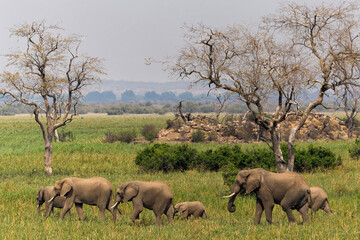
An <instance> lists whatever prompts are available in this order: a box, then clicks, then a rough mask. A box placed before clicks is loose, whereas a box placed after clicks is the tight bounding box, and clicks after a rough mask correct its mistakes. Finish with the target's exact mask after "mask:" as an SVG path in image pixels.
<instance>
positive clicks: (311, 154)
mask: <svg viewBox="0 0 360 240" xmlns="http://www.w3.org/2000/svg"><path fill="white" fill-rule="evenodd" d="M341 164H342V160H341V157H340V156H338V157H336V155H335V154H334V153H333V152H332V151H331V150H330V149H327V148H324V147H316V146H314V145H312V144H310V145H309V146H308V147H307V149H301V150H296V149H295V165H294V171H295V172H303V171H311V170H312V169H327V168H333V167H335V166H338V165H341Z"/></svg>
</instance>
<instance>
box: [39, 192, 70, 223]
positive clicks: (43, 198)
mask: <svg viewBox="0 0 360 240" xmlns="http://www.w3.org/2000/svg"><path fill="white" fill-rule="evenodd" d="M54 195H55V189H54V186H47V187H45V188H43V187H41V188H40V189H39V191H38V192H37V194H36V201H37V211H38V214H39V215H40V214H41V213H40V207H41V205H43V204H44V203H45V212H46V215H45V217H46V218H47V217H48V216H49V215H50V213H51V212H52V211H53V208H54V207H55V208H63V207H64V204H65V200H66V197H60V196H58V197H55V198H54V199H53V201H51V202H49V200H50V199H51V198H52V197H53V196H54ZM68 213H69V215H70V211H69V212H68Z"/></svg>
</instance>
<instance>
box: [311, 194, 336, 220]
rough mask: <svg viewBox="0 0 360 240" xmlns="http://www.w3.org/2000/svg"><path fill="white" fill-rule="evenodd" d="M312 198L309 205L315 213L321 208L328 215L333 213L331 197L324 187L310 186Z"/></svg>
mask: <svg viewBox="0 0 360 240" xmlns="http://www.w3.org/2000/svg"><path fill="white" fill-rule="evenodd" d="M310 195H311V200H310V204H309V207H310V208H311V209H312V212H313V214H315V212H316V211H317V210H319V209H322V210H324V211H325V212H326V213H327V214H328V215H331V213H332V210H331V208H330V204H329V199H328V196H327V194H326V192H325V191H324V189H322V188H319V187H311V188H310Z"/></svg>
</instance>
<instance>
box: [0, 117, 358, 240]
mask: <svg viewBox="0 0 360 240" xmlns="http://www.w3.org/2000/svg"><path fill="white" fill-rule="evenodd" d="M168 118H172V116H171V115H168V116H155V115H149V116H146V115H140V116H135V115H122V116H86V115H85V116H81V117H79V118H77V119H75V120H74V122H72V123H71V124H69V125H68V126H67V127H66V130H67V131H71V132H73V134H74V135H75V140H74V142H70V143H69V142H60V143H55V144H54V153H53V167H54V174H53V175H52V176H50V177H48V176H46V175H45V173H44V166H43V150H44V146H43V141H42V137H41V135H40V129H39V127H38V126H37V124H36V123H35V121H34V120H33V119H32V118H31V117H30V116H29V115H25V116H22V117H1V118H0V133H1V136H0V213H1V214H0V239H170V238H171V239H235V238H236V239H239V238H240V239H358V237H359V236H360V226H359V222H360V206H359V205H360V190H359V188H360V187H359V182H360V162H359V161H356V160H352V159H350V158H349V156H348V151H347V149H348V146H349V144H350V143H351V141H335V142H325V141H320V142H313V143H312V144H314V145H321V146H324V147H327V148H331V149H332V150H333V151H335V152H336V154H339V155H341V157H342V159H343V165H342V166H341V167H338V168H336V169H334V170H330V171H326V172H321V171H314V172H312V173H306V174H302V176H303V177H304V178H305V179H306V181H307V182H308V183H309V185H311V186H320V187H322V188H324V189H325V190H326V191H327V193H328V196H329V199H330V205H331V207H332V209H333V211H334V212H335V214H334V215H332V216H327V215H326V214H325V212H323V211H318V212H317V214H316V216H315V217H314V218H312V217H311V218H310V224H308V225H301V224H300V222H301V219H300V215H299V214H297V213H294V214H295V216H296V217H297V224H290V225H289V224H288V221H287V217H286V214H285V213H284V212H283V211H282V210H281V208H280V207H279V206H276V207H275V208H274V213H273V219H274V221H275V223H276V225H269V224H267V223H266V220H265V216H263V217H262V221H261V224H260V225H258V226H255V225H254V224H253V217H254V210H255V198H254V196H245V197H238V199H237V200H236V201H235V204H236V206H237V211H236V212H235V213H229V212H228V211H227V209H226V206H227V201H226V200H225V199H223V198H222V196H223V195H225V194H228V193H229V189H228V188H227V187H226V186H224V185H223V179H222V176H221V173H216V172H197V171H186V172H175V173H169V174H165V173H148V172H142V171H140V170H139V168H138V167H137V166H136V165H135V163H134V159H135V156H136V153H137V152H139V151H140V150H142V149H144V148H145V147H146V146H147V144H132V143H131V144H126V143H119V142H116V143H111V144H110V143H103V142H102V140H103V139H104V138H105V134H104V133H105V132H107V131H114V132H116V131H118V130H121V129H124V128H134V129H136V130H137V131H138V130H139V129H141V127H142V126H143V125H144V124H149V123H152V124H155V125H156V126H157V127H159V128H160V127H164V126H165V125H166V122H165V120H166V119H168ZM139 133H140V131H139ZM305 144H306V143H300V144H299V145H305ZM256 145H259V144H256ZM260 145H261V146H264V147H266V146H265V145H263V144H260ZM193 146H194V147H196V148H197V149H198V150H201V151H202V150H206V149H210V148H215V147H217V146H218V145H217V144H215V143H212V144H204V143H196V144H193ZM253 146H254V145H253V144H247V145H246V146H245V147H247V148H251V147H253ZM73 176H76V177H92V176H102V177H105V178H107V179H108V180H109V181H110V182H111V183H112V185H113V188H114V190H115V189H116V187H117V186H118V185H119V184H121V183H123V182H125V181H129V180H142V181H155V180H160V181H163V182H165V183H167V184H168V185H169V186H170V188H171V189H172V192H173V194H174V199H175V203H177V202H182V201H195V200H198V201H201V202H203V203H204V205H205V207H206V210H207V213H208V216H209V218H208V220H203V219H200V220H194V219H191V220H189V221H179V220H178V219H177V218H175V221H174V224H172V225H169V224H168V223H167V221H166V218H165V216H164V218H163V226H162V227H155V226H154V224H155V216H154V214H153V213H152V211H150V210H147V209H145V210H144V211H143V212H142V213H141V214H140V219H141V222H140V224H137V225H133V224H132V222H131V220H130V215H131V212H132V204H131V203H125V204H121V205H120V209H121V211H122V212H123V215H121V220H120V221H117V223H116V224H115V225H114V224H113V223H112V221H111V216H110V214H109V213H106V219H105V221H101V220H100V213H99V210H98V209H97V207H93V206H88V205H84V215H85V221H83V222H80V221H78V217H77V213H76V211H75V209H74V208H73V209H72V213H71V217H68V216H66V217H65V220H64V221H59V220H58V219H59V214H60V210H59V209H55V214H54V215H51V216H50V217H49V218H48V219H47V220H45V219H44V217H43V216H44V210H43V212H42V214H43V216H42V217H39V216H38V215H37V211H36V193H37V191H38V189H39V187H40V186H47V185H53V184H54V183H55V181H56V180H58V179H61V178H65V177H73ZM43 208H44V207H43Z"/></svg>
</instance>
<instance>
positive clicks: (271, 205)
mask: <svg viewBox="0 0 360 240" xmlns="http://www.w3.org/2000/svg"><path fill="white" fill-rule="evenodd" d="M263 206H264V209H265V216H266V221H267V222H268V223H270V224H272V223H273V222H272V211H273V208H274V203H273V202H268V203H266V204H264V203H263Z"/></svg>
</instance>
